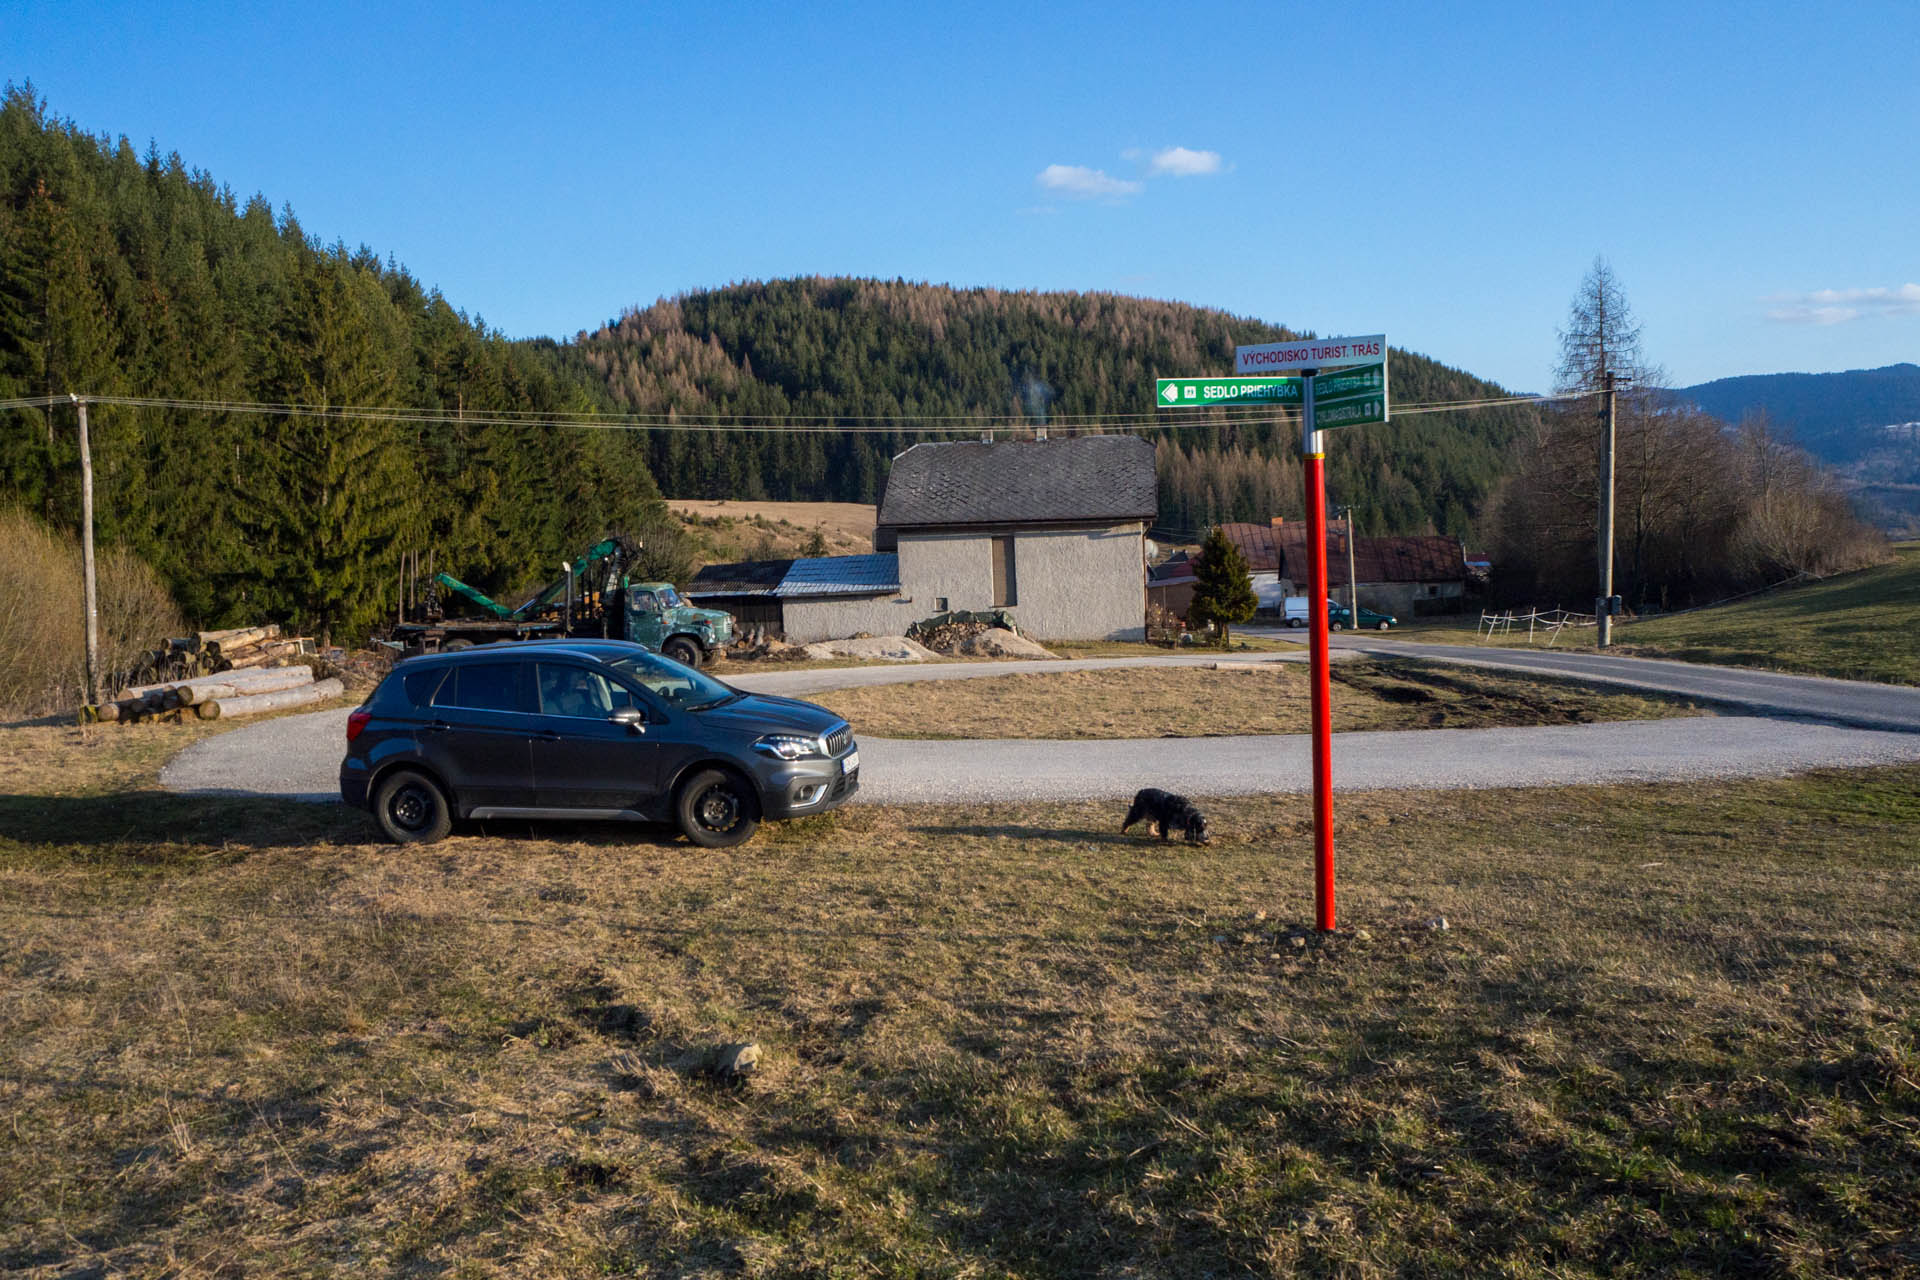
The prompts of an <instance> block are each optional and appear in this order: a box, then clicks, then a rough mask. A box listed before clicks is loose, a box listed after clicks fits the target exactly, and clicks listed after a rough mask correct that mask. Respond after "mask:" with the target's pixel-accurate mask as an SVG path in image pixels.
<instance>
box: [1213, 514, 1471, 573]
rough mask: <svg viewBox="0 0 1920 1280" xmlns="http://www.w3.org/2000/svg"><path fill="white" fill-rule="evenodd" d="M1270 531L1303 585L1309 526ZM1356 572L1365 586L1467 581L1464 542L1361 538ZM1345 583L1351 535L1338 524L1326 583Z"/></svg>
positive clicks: (1330, 535) (1331, 532)
mask: <svg viewBox="0 0 1920 1280" xmlns="http://www.w3.org/2000/svg"><path fill="white" fill-rule="evenodd" d="M1225 527H1226V526H1224V525H1223V526H1222V528H1225ZM1256 527H1257V526H1256ZM1271 532H1272V534H1273V539H1274V542H1275V544H1276V546H1277V547H1278V549H1279V553H1280V560H1281V564H1282V566H1283V572H1285V573H1286V575H1287V576H1288V577H1290V578H1292V579H1293V580H1294V581H1295V582H1296V583H1298V582H1300V581H1301V580H1302V579H1304V578H1305V577H1306V576H1307V526H1306V525H1305V524H1297V523H1288V524H1283V525H1281V526H1280V527H1279V528H1278V529H1275V530H1272V531H1271ZM1228 536H1232V535H1228ZM1243 550H1244V548H1243ZM1353 572H1354V576H1355V577H1357V578H1359V579H1360V581H1362V582H1459V581H1461V580H1462V579H1464V578H1465V577H1466V576H1467V564H1466V552H1465V551H1464V550H1463V549H1462V548H1461V546H1460V539H1458V538H1454V537H1449V536H1447V535H1445V534H1410V535H1403V536H1400V537H1392V538H1369V537H1366V536H1364V535H1362V536H1361V537H1358V538H1355V539H1354V546H1353ZM1346 582H1347V531H1346V530H1345V529H1343V528H1341V527H1340V526H1339V525H1337V524H1336V525H1332V526H1330V527H1329V528H1328V529H1327V584H1328V585H1329V586H1336V585H1337V586H1345V585H1346Z"/></svg>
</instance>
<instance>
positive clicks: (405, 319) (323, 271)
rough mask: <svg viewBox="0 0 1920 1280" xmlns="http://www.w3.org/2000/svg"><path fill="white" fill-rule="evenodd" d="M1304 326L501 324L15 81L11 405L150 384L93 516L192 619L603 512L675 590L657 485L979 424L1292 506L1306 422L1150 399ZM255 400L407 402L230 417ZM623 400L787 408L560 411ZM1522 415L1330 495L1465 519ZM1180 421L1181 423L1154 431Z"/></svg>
mask: <svg viewBox="0 0 1920 1280" xmlns="http://www.w3.org/2000/svg"><path fill="white" fill-rule="evenodd" d="M1289 336H1294V335H1292V334H1289V333H1288V332H1287V331H1286V330H1282V329H1279V328H1275V327H1273V326H1271V325H1267V324H1262V323H1259V322H1257V321H1253V320H1247V319H1242V318H1237V317H1233V316H1229V315H1226V314H1224V313H1222V312H1218V311H1209V310H1203V309H1199V308H1194V307H1187V306H1181V305H1176V304H1171V303H1162V302H1152V301H1146V300H1141V299H1134V298H1125V297H1118V296H1113V295H1107V294H1069V293H1032V292H996V291H993V290H955V289H950V288H943V287H935V286H928V285H916V284H906V283H903V282H894V283H886V282H877V281H867V280H844V279H839V280H823V279H801V280H784V281H773V282H768V283H756V284H742V285H737V286H733V287H729V288H725V289H718V290H713V291H709V292H701V293H694V294H689V295H687V296H684V297H681V298H677V299H673V300H670V301H662V302H659V303H656V304H655V305H653V306H651V307H649V308H647V309H645V310H643V311H635V312H632V313H630V314H628V315H626V316H625V317H623V318H622V319H621V320H620V321H619V322H618V323H616V324H611V325H608V326H606V327H605V328H603V329H601V330H600V331H598V332H595V333H592V334H585V333H583V334H581V335H580V336H579V337H578V339H577V340H575V341H572V342H564V343H556V342H552V341H548V340H544V339H541V340H534V341H509V340H507V339H505V338H504V337H502V336H501V335H499V334H498V333H495V332H492V331H490V330H488V329H487V328H486V327H485V326H484V325H483V324H481V323H479V322H478V321H476V320H473V319H470V318H469V317H468V316H467V315H466V314H465V313H464V312H462V311H460V310H458V309H457V307H456V305H455V304H454V303H453V302H451V301H449V300H448V299H445V298H443V297H441V296H440V295H439V293H438V292H437V291H435V290H432V289H429V288H426V287H425V286H423V285H422V284H421V283H420V282H419V281H418V280H416V279H415V278H414V277H413V276H412V275H411V274H409V273H408V272H407V271H406V269H405V268H404V267H402V266H400V265H398V264H397V263H395V262H394V261H392V259H390V258H388V259H383V258H382V257H381V256H380V255H379V254H377V253H376V252H374V251H373V250H371V249H368V248H366V247H361V248H358V249H349V248H348V247H347V246H346V245H345V243H343V242H341V241H339V240H335V241H333V242H331V243H328V242H327V241H325V240H323V239H322V238H320V237H318V236H314V235H311V234H309V233H308V232H307V230H306V229H305V228H304V227H302V226H301V224H300V223H299V221H298V220H297V219H296V217H295V216H294V214H293V211H292V210H291V209H287V208H282V209H280V210H279V211H278V212H276V211H275V209H274V208H273V206H272V205H271V204H270V203H269V201H268V200H267V199H266V198H265V197H263V196H258V195H256V196H253V197H251V198H241V197H238V196H236V195H235V193H234V192H233V191H232V190H231V189H230V188H228V187H226V186H224V185H222V184H221V183H220V182H219V181H217V180H216V179H215V178H214V177H213V176H212V175H210V174H208V173H206V172H204V171H202V170H198V169H193V168H190V167H189V166H188V165H187V164H186V162H185V161H183V160H182V159H181V158H180V157H179V156H177V155H162V154H160V153H159V152H158V151H157V150H156V149H154V148H152V147H149V148H148V149H147V151H146V152H145V153H144V154H143V153H141V152H139V151H137V150H136V149H135V148H134V147H133V146H132V145H130V144H129V143H128V142H127V140H126V139H125V138H119V139H113V138H108V137H98V136H95V135H92V134H89V133H86V132H85V131H83V130H81V129H79V128H78V127H76V126H75V125H74V124H73V123H72V122H70V121H65V120H61V119H59V118H57V117H55V116H53V115H51V114H50V113H49V112H48V110H47V108H46V106H45V105H44V104H43V103H42V102H41V101H39V100H38V99H37V98H36V97H35V96H34V95H33V93H32V91H31V89H30V88H14V87H12V86H8V87H7V89H6V92H5V96H4V100H3V101H0V401H6V400H27V399H32V398H36V397H50V396H51V397H65V396H66V395H67V394H68V393H77V394H81V395H87V396H91V397H121V398H134V399H140V400H144V401H148V402H154V403H148V404H144V405H140V406H129V405H115V404H107V403H95V404H94V405H93V406H92V411H91V419H92V420H91V427H92V439H93V453H94V468H95V488H96V496H97V503H96V506H97V512H98V515H97V524H98V529H99V534H100V538H101V541H102V542H103V543H104V544H105V545H109V546H122V547H126V548H128V549H131V550H133V551H134V552H136V553H138V554H139V555H140V556H142V557H143V558H145V559H146V560H147V561H149V562H150V563H151V564H152V565H154V567H155V568H157V569H158V570H159V571H160V573H161V574H162V576H163V577H164V579H165V580H166V582H167V583H168V585H169V587H170V588H171V590H172V591H173V593H174V594H175V596H176V598H177V600H178V601H179V603H180V605H181V606H182V608H183V610H184V611H185V613H186V614H187V616H188V618H189V619H191V620H192V621H193V622H195V623H197V624H200V625H203V626H217V625H226V624H232V623H242V622H253V621H260V620H273V621H280V622H289V621H290V622H294V623H296V624H297V625H300V626H302V627H306V628H311V629H313V630H316V631H320V630H332V631H335V632H338V633H341V634H344V635H357V634H360V633H362V632H364V631H365V630H366V629H367V627H368V626H369V625H370V624H371V623H373V622H374V621H375V620H377V619H378V618H380V617H382V616H387V615H389V613H390V610H391V608H392V604H393V599H392V595H393V581H394V576H395V571H396V568H397V564H398V559H399V556H400V553H401V552H402V551H403V550H405V549H408V548H422V549H431V551H432V552H433V554H434V555H435V556H436V562H437V563H438V564H439V565H441V566H446V567H452V568H453V569H454V571H455V572H457V573H459V574H460V576H461V577H463V578H466V579H468V580H469V581H472V582H474V583H476V584H477V585H479V586H480V587H482V588H483V589H485V590H487V591H489V592H495V593H497V592H501V591H509V590H510V589H512V588H514V587H516V586H518V585H521V584H524V583H526V582H527V581H530V580H531V579H533V578H534V577H537V576H538V575H539V574H540V572H541V566H546V565H551V564H552V563H553V560H554V557H555V556H556V555H558V554H562V553H564V552H566V551H568V550H571V549H574V548H578V547H581V546H584V545H587V544H588V543H590V542H591V541H592V540H594V539H597V538H598V537H600V536H602V535H603V534H604V533H605V532H607V531H608V530H623V531H627V532H631V533H635V534H638V535H641V536H642V538H643V540H645V541H647V542H648V544H649V547H650V548H657V549H659V550H658V553H659V555H660V556H661V557H662V560H663V562H662V563H660V564H658V565H657V566H650V568H651V569H652V571H653V572H656V573H659V574H660V575H662V576H667V575H669V574H671V573H672V572H673V570H674V568H675V567H676V566H675V565H674V564H672V563H671V562H670V561H671V559H672V557H673V555H674V546H675V539H674V538H673V537H672V536H671V533H670V529H671V528H672V527H674V526H673V525H672V522H671V517H670V516H669V515H668V514H667V513H666V511H665V509H664V505H663V504H662V503H661V502H660V501H659V494H660V492H661V491H662V490H663V489H665V490H668V491H671V492H673V493H675V494H676V496H686V497H725V498H784V499H842V500H854V501H872V500H873V499H874V498H875V497H876V496H877V494H878V491H879V486H880V483H881V480H882V477H883V475H884V473H885V470H886V467H887V465H888V462H889V460H890V459H891V458H892V457H893V455H894V454H896V453H898V452H900V451H901V450H902V449H904V448H906V447H907V446H908V445H910V444H912V443H914V442H915V441H916V440H920V439H925V438H928V436H929V432H933V433H936V434H947V435H952V436H968V435H972V434H974V433H976V432H978V431H979V430H980V429H981V426H982V425H983V424H984V425H989V426H997V427H1005V426H1008V425H1013V426H1015V427H1019V428H1022V429H1026V428H1031V427H1033V426H1036V425H1039V424H1042V423H1045V424H1048V425H1049V426H1050V427H1051V428H1052V429H1054V430H1087V429H1106V430H1148V431H1152V433H1153V435H1154V438H1155V439H1156V440H1158V441H1159V442H1160V464H1159V465H1160V478H1161V490H1162V505H1161V524H1162V526H1163V528H1167V529H1172V530H1176V531H1182V532H1191V533H1192V534H1194V535H1196V536H1197V535H1198V534H1199V532H1200V531H1202V530H1203V529H1204V528H1205V527H1206V526H1207V525H1209V524H1211V523H1213V522H1215V521H1217V520H1225V519H1235V518H1238V519H1264V518H1266V517H1267V516H1270V515H1274V514H1281V515H1287V516H1292V517H1297V516H1298V515H1299V514H1300V510H1301V499H1300V483H1299V472H1298V463H1297V462H1296V461H1295V440H1294V433H1295V428H1294V427H1293V426H1292V425H1291V424H1280V423H1276V422H1275V421H1274V420H1273V415H1272V414H1270V413H1262V412H1260V411H1258V410H1239V411H1235V412H1231V413H1229V412H1222V411H1207V413H1206V415H1203V416H1201V417H1198V418H1195V417H1180V418H1174V417H1172V416H1171V415H1169V414H1164V413H1156V411H1155V409H1154V407H1153V400H1152V395H1153V390H1152V388H1153V379H1154V378H1155V377H1156V376H1160V375H1193V374H1207V373H1225V372H1227V371H1228V370H1229V369H1230V365H1231V357H1232V350H1233V347H1234V346H1235V345H1236V344H1237V343H1242V342H1250V341H1263V340H1272V339H1278V338H1282V337H1289ZM1393 389H1394V395H1395V402H1396V403H1397V404H1400V405H1403V406H1404V405H1409V404H1412V403H1416V402H1423V401H1425V402H1432V401H1454V400H1461V399H1467V398H1473V397H1481V396H1486V395H1489V394H1493V393H1496V392H1497V391H1498V389H1497V388H1494V387H1491V386H1489V385H1488V384H1486V383H1484V382H1482V381H1480V380H1478V379H1475V378H1472V377H1469V376H1467V375H1466V374H1463V373H1459V372H1456V371H1454V370H1450V369H1446V368H1443V367H1441V366H1439V365H1437V364H1435V363H1433V362H1431V361H1429V360H1426V359H1423V358H1421V357H1419V356H1416V355H1411V354H1408V353H1406V352H1398V351H1397V352H1395V354H1394V362H1393ZM260 404H273V405H283V406H294V407H298V408H301V409H306V410H321V411H328V410H340V409H342V408H365V407H369V406H378V407H386V408H390V409H393V410H396V411H400V412H398V413H395V414H389V415H387V416H386V417H384V418H371V419H370V418H367V417H364V416H352V415H347V416H297V415H291V414H281V415H263V414H258V413H254V412H247V411H243V409H242V406H249V405H260ZM209 406H212V407H209ZM219 406H228V407H227V408H221V407H219ZM616 410H618V411H627V412H633V413H645V414H660V415H672V417H673V418H674V419H675V420H676V421H677V423H678V424H680V425H686V424H705V425H708V426H725V427H734V426H738V425H739V424H741V423H743V422H751V423H752V424H754V425H756V426H762V427H765V426H771V427H773V428H774V429H772V430H761V431H752V432H747V431H739V430H732V429H729V430H721V431H699V432H693V431H679V430H654V431H646V430H618V431H596V430H589V429H583V428H580V427H565V426H555V425H552V423H553V419H554V418H555V417H557V416H559V415H562V414H568V413H577V412H582V411H596V412H609V411H616ZM406 413H411V414H414V415H431V416H434V417H444V418H447V419H450V420H449V421H432V422H429V421H424V420H413V421H397V420H395V419H396V418H397V417H403V416H404V415H405V414H406ZM74 417H75V415H74V412H73V409H72V408H71V406H70V405H67V404H61V405H58V406H56V407H53V408H50V409H49V408H42V407H16V408H13V409H0V504H14V505H19V506H21V507H24V508H26V509H28V510H30V511H33V512H35V513H37V514H39V515H41V516H42V517H44V518H46V519H47V520H49V521H50V522H51V523H53V524H54V525H56V526H58V527H61V528H64V529H67V530H72V529H74V528H75V527H77V524H78V518H79V514H78V506H79V483H78V471H79V467H78V454H77V441H76V436H77V433H76V432H75V430H74ZM1530 417H1531V410H1529V409H1516V408H1505V409H1499V410H1491V411H1478V412H1469V413H1448V414H1439V415H1433V416H1411V415H1410V416H1407V417H1404V418H1401V419H1399V420H1397V421H1395V422H1394V423H1393V424H1391V425H1389V426H1386V427H1368V428H1364V429H1357V430H1351V431H1344V432H1338V433H1334V437H1333V444H1332V448H1331V449H1330V454H1329V477H1330V488H1331V492H1332V497H1333V499H1334V501H1336V502H1338V503H1342V504H1344V503H1349V502H1351V503H1353V504H1354V505H1356V506H1357V507H1358V508H1359V517H1360V521H1361V525H1362V528H1363V529H1366V530H1368V531H1372V532H1386V531H1415V530H1422V529H1427V528H1436V529H1441V530H1445V531H1448V532H1455V533H1462V534H1469V533H1471V532H1472V531H1473V530H1474V522H1475V520H1476V519H1477V517H1478V516H1479V515H1480V513H1481V510H1482V507H1483V504H1484V503H1485V501H1486V499H1487V496H1488V494H1489V491H1490V490H1491V488H1492V486H1493V485H1494V483H1495V482H1496V480H1497V478H1498V477H1499V475H1500V473H1501V469H1502V463H1503V459H1504V457H1505V456H1506V454H1507V452H1508V449H1507V446H1508V445H1509V443H1510V442H1512V441H1513V440H1514V439H1515V437H1516V436H1517V435H1518V434H1519V433H1521V432H1523V431H1524V430H1525V429H1526V428H1527V425H1528V422H1529V419H1530ZM1169 421H1177V422H1180V423H1191V424H1195V425H1191V426H1184V427H1182V429H1180V430H1179V431H1177V432H1166V431H1161V430H1157V429H1156V428H1158V427H1161V426H1163V425H1164V424H1166V423H1167V422H1169ZM876 426H877V427H878V428H879V429H878V430H867V429H866V428H873V427H876ZM656 479H657V480H658V481H659V484H658V485H656V483H655V480H656ZM656 535H657V536H656ZM650 553H651V552H650Z"/></svg>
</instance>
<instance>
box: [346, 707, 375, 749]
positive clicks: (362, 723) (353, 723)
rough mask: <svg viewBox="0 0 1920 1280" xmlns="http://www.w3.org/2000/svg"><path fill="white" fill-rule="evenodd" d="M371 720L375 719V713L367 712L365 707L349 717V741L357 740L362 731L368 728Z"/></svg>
mask: <svg viewBox="0 0 1920 1280" xmlns="http://www.w3.org/2000/svg"><path fill="white" fill-rule="evenodd" d="M371 719H373V712H371V711H369V710H367V709H366V708H365V707H361V708H360V709H359V710H358V711H355V712H354V713H353V714H352V715H350V716H348V717H347V741H348V742H352V741H353V740H354V739H355V738H357V737H359V736H360V731H361V730H362V729H364V728H366V727H367V721H369V720H371Z"/></svg>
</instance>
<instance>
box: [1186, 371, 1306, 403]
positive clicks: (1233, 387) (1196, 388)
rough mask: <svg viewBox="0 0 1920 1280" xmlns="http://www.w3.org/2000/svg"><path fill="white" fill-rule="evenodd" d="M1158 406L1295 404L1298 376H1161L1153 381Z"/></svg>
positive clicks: (1297, 392)
mask: <svg viewBox="0 0 1920 1280" xmlns="http://www.w3.org/2000/svg"><path fill="white" fill-rule="evenodd" d="M1153 399H1154V403H1155V404H1157V405H1159V406H1160V407H1161V408H1162V409H1205V408H1208V407H1209V406H1212V405H1220V404H1299V403H1300V379H1298V378H1161V379H1159V380H1158V381H1156V382H1155V383H1154V384H1153Z"/></svg>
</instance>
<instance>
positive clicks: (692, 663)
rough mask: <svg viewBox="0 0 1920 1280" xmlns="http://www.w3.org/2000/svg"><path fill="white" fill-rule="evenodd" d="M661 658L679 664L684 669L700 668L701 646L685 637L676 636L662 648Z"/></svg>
mask: <svg viewBox="0 0 1920 1280" xmlns="http://www.w3.org/2000/svg"><path fill="white" fill-rule="evenodd" d="M660 656H661V657H663V658H667V659H670V660H672V661H674V662H677V663H679V664H680V665H681V666H683V667H694V668H696V669H697V668H698V667H699V666H700V646H699V645H697V644H695V643H694V642H693V641H691V640H689V639H687V638H686V637H685V636H675V637H674V638H673V639H671V640H669V641H667V642H666V643H665V644H663V645H661V646H660Z"/></svg>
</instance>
